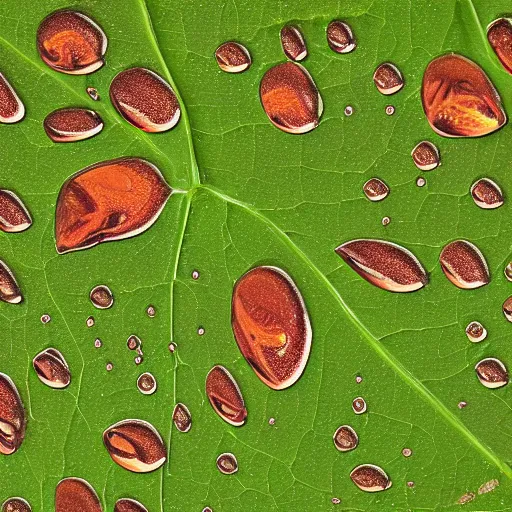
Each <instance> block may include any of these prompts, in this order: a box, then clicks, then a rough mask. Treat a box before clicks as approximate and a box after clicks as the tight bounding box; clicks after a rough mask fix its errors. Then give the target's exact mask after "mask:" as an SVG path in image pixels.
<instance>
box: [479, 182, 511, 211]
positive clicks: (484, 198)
mask: <svg viewBox="0 0 512 512" xmlns="http://www.w3.org/2000/svg"><path fill="white" fill-rule="evenodd" d="M471 196H472V197H473V200H474V201H475V204H476V205H477V206H479V207H480V208H484V209H486V210H492V209H494V208H499V207H500V206H501V205H502V204H503V193H502V192H501V188H500V187H499V186H498V185H497V184H496V183H494V181H492V180H490V179H489V178H482V179H480V180H478V181H476V182H475V183H473V185H472V186H471Z"/></svg>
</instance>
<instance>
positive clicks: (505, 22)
mask: <svg viewBox="0 0 512 512" xmlns="http://www.w3.org/2000/svg"><path fill="white" fill-rule="evenodd" d="M487 39H488V40H489V43H490V45H491V48H492V49H493V50H494V52H495V53H496V55H497V56H498V59H500V62H501V64H502V65H503V67H504V68H505V69H506V70H507V71H508V72H509V73H510V74H512V19H510V18H499V19H497V20H495V21H493V22H492V23H491V24H490V25H489V26H488V27H487Z"/></svg>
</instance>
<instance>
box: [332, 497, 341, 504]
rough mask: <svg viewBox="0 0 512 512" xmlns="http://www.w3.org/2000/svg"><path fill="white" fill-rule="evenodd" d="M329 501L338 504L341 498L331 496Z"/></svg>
mask: <svg viewBox="0 0 512 512" xmlns="http://www.w3.org/2000/svg"><path fill="white" fill-rule="evenodd" d="M331 503H332V504H333V505H339V504H340V503H341V500H340V499H339V498H332V499H331Z"/></svg>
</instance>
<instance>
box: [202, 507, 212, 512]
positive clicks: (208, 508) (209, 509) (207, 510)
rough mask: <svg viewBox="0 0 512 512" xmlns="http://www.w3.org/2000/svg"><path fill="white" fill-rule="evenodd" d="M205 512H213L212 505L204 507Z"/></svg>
mask: <svg viewBox="0 0 512 512" xmlns="http://www.w3.org/2000/svg"><path fill="white" fill-rule="evenodd" d="M203 512H213V510H212V509H211V508H210V507H204V508H203Z"/></svg>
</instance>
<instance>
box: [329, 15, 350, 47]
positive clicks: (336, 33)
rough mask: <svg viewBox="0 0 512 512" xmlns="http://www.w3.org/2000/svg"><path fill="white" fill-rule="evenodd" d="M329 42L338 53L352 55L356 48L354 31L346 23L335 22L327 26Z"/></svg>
mask: <svg viewBox="0 0 512 512" xmlns="http://www.w3.org/2000/svg"><path fill="white" fill-rule="evenodd" d="M326 34H327V42H328V43H329V46H330V48H331V50H333V51H335V52H336V53H350V52H351V51H352V50H354V49H355V47H356V40H355V38H354V34H353V33H352V29H351V28H350V26H349V25H348V24H347V23H345V22H344V21H340V20H333V21H331V22H330V23H329V25H327V31H326Z"/></svg>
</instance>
